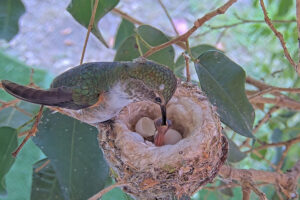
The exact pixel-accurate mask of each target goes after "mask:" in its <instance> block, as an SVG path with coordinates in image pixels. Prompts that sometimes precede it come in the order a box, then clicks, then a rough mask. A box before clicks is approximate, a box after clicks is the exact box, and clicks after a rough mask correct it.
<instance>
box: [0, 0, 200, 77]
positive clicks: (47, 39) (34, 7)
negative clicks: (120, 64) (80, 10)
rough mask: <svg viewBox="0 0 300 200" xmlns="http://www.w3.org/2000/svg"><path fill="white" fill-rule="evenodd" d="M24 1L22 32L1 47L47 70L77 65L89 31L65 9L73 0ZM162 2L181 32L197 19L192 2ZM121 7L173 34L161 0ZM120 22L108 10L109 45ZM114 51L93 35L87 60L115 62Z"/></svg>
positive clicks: (103, 25) (125, 2) (124, 2)
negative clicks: (190, 5) (160, 3)
mask: <svg viewBox="0 0 300 200" xmlns="http://www.w3.org/2000/svg"><path fill="white" fill-rule="evenodd" d="M22 1H23V3H24V4H25V7H26V13H25V14H24V15H23V16H22V17H21V20H20V31H19V34H18V35H17V36H16V37H15V38H14V39H13V40H12V41H11V42H10V43H0V46H2V47H4V48H5V51H6V52H8V53H9V54H11V55H12V56H14V57H17V58H19V59H20V60H22V61H24V62H25V63H27V64H28V65H31V66H36V67H39V68H43V69H47V70H48V71H51V72H52V73H54V74H57V73H61V72H62V71H65V70H66V69H67V68H69V67H72V66H76V65H78V64H79V60H80V56H81V51H82V47H83V43H84V39H85V35H86V31H87V30H86V29H85V28H84V27H82V26H81V25H80V24H78V23H77V22H76V21H75V20H74V19H73V18H72V16H71V15H70V14H69V13H68V12H67V11H66V7H67V6H68V4H69V2H70V0H60V1H57V0H43V1H39V0H22ZM163 2H164V3H165V5H166V7H167V8H168V10H169V12H170V14H171V16H172V17H173V18H174V20H175V22H176V24H177V25H178V28H179V29H181V30H182V31H184V30H186V29H187V27H188V25H187V23H188V22H189V21H190V23H191V22H193V20H194V19H195V17H194V16H192V14H189V13H191V12H190V11H191V10H190V8H189V3H188V2H189V1H181V0H173V1H166V0H163ZM118 8H120V9H121V10H123V11H125V12H127V13H129V14H130V15H132V16H134V17H135V18H137V19H139V20H140V21H142V22H145V23H148V24H150V25H153V26H155V27H158V28H161V29H162V30H164V31H165V32H166V33H168V34H169V35H174V31H173V30H172V27H171V25H170V23H169V21H168V19H167V17H166V15H165V13H164V12H163V10H162V8H161V6H160V5H159V3H158V1H153V0H143V1H136V0H121V1H120V3H119V5H118ZM149 8H150V9H149ZM183 13H186V14H184V15H183ZM120 21H121V18H120V16H118V15H116V14H112V13H109V14H107V15H106V16H105V17H104V18H102V19H101V21H100V23H99V26H100V29H101V31H102V34H103V36H104V38H105V40H106V41H107V43H108V44H109V45H110V46H113V43H114V42H113V40H114V37H115V34H116V31H117V28H118V26H119V23H120ZM114 54H115V51H114V50H113V49H107V48H105V46H104V45H102V44H101V43H100V42H99V41H98V40H97V39H96V38H95V37H94V36H91V37H90V39H89V42H88V46H87V51H86V54H85V59H84V61H85V62H89V61H112V60H113V58H114Z"/></svg>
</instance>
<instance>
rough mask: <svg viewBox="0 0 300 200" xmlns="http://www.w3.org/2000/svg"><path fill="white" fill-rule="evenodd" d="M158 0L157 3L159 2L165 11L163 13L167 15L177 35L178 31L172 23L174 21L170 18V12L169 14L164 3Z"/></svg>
mask: <svg viewBox="0 0 300 200" xmlns="http://www.w3.org/2000/svg"><path fill="white" fill-rule="evenodd" d="M158 2H159V4H160V6H161V7H162V9H163V10H164V11H165V13H166V15H167V17H168V19H169V21H170V23H171V25H172V27H173V29H174V31H175V33H176V35H177V36H178V35H179V32H178V31H177V29H176V26H175V24H174V22H173V20H172V17H171V16H170V14H169V12H168V10H167V8H166V7H165V5H164V4H163V2H162V1H161V0H158Z"/></svg>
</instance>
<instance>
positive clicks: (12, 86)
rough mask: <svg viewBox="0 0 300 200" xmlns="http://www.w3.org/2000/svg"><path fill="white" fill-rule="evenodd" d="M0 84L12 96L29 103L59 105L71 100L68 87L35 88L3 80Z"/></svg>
mask: <svg viewBox="0 0 300 200" xmlns="http://www.w3.org/2000/svg"><path fill="white" fill-rule="evenodd" d="M1 82H2V86H3V88H4V89H5V91H6V92H8V93H9V94H11V95H13V96H14V97H16V98H18V99H21V100H24V101H28V102H31V103H36V104H42V105H48V106H60V105H62V104H64V103H67V102H71V101H72V91H71V89H70V88H68V87H59V88H51V89H49V90H41V89H35V88H31V87H27V86H24V85H19V84H17V83H14V82H11V81H7V80H3V81H1Z"/></svg>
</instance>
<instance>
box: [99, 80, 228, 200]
mask: <svg viewBox="0 0 300 200" xmlns="http://www.w3.org/2000/svg"><path fill="white" fill-rule="evenodd" d="M142 117H149V118H151V119H153V120H155V119H157V118H159V117H161V116H160V108H159V106H158V105H156V104H154V103H150V102H138V103H132V104H130V105H129V106H127V107H126V108H124V109H123V110H122V111H121V112H120V113H119V115H117V116H116V117H115V118H114V120H112V121H110V122H106V123H101V124H98V125H97V127H98V129H99V135H98V140H99V145H100V146H101V148H102V150H103V152H104V154H105V156H106V159H107V161H108V163H109V165H110V167H111V168H112V169H113V171H114V173H113V174H114V175H115V179H116V180H117V181H118V182H119V181H122V182H124V183H126V186H124V187H123V188H122V189H123V190H124V191H125V192H127V193H129V194H131V195H132V196H133V197H134V198H136V199H141V200H143V199H145V200H146V199H147V200H149V199H164V200H168V199H174V197H181V196H191V195H193V194H194V193H195V192H196V191H198V190H199V189H200V188H201V186H204V185H205V184H207V183H209V182H211V181H212V180H213V179H214V178H215V176H216V175H217V173H218V171H219V169H220V167H221V166H222V165H223V164H224V162H225V160H226V158H227V153H228V143H227V140H226V138H225V136H223V135H222V127H221V123H220V120H219V118H218V116H217V114H216V112H215V108H214V107H213V106H212V105H211V104H210V103H209V101H208V99H207V97H206V96H205V95H204V94H203V93H202V92H201V91H200V90H199V88H198V87H196V86H192V85H190V84H186V83H184V84H179V85H178V88H177V90H176V92H175V94H174V96H173V98H172V99H171V100H170V102H169V103H168V105H167V117H168V119H170V120H171V121H172V128H174V129H176V130H177V131H179V132H180V133H181V134H182V136H183V139H182V140H180V141H179V142H178V143H176V144H175V145H164V146H161V147H156V146H155V145H154V144H153V143H152V142H149V141H147V140H144V138H143V137H142V136H141V135H139V134H138V133H136V132H134V131H135V130H134V127H135V124H136V123H137V121H138V120H139V119H140V118H142Z"/></svg>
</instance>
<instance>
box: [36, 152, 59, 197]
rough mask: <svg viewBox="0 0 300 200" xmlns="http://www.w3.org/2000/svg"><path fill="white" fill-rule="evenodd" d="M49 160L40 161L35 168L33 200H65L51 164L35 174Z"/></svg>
mask: <svg viewBox="0 0 300 200" xmlns="http://www.w3.org/2000/svg"><path fill="white" fill-rule="evenodd" d="M47 160H48V159H47V158H45V159H43V160H40V161H38V162H37V163H35V164H34V166H33V172H32V187H31V200H40V199H49V200H52V199H53V200H60V199H61V200H63V199H64V197H63V195H62V192H61V190H60V187H59V183H58V180H57V177H56V174H55V171H54V169H53V167H52V165H51V163H49V164H48V165H46V166H45V167H43V168H42V169H41V170H39V171H38V172H35V170H36V169H38V168H39V167H41V166H42V165H43V164H44V163H45V162H47Z"/></svg>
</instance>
